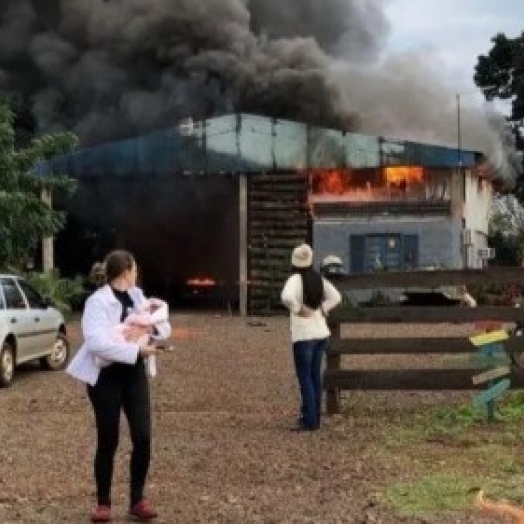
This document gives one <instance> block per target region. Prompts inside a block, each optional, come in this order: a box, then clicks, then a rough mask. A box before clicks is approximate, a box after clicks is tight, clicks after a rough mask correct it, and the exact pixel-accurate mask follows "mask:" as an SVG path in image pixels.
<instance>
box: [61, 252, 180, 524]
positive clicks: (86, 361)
mask: <svg viewBox="0 0 524 524" xmlns="http://www.w3.org/2000/svg"><path fill="white" fill-rule="evenodd" d="M104 267H105V275H106V280H107V284H105V285H104V286H102V287H101V288H100V289H98V290H97V291H96V292H95V293H93V294H92V295H91V296H90V297H89V298H88V299H87V301H86V304H85V308H84V313H83V316H82V332H83V335H84V343H83V344H82V346H81V347H80V349H79V351H78V353H77V354H76V355H75V357H74V359H73V360H72V361H71V363H70V364H69V366H68V368H67V371H68V373H69V374H70V375H72V376H73V377H75V378H77V379H78V380H80V381H82V382H84V383H86V384H87V394H88V397H89V400H90V401H91V404H92V406H93V410H94V414H95V421H96V429H97V449H96V456H95V480H96V487H97V506H96V507H95V509H94V510H93V512H92V514H91V521H92V522H110V521H111V519H112V514H111V484H112V477H113V463H114V458H115V453H116V449H117V446H118V438H119V425H120V412H121V411H122V410H123V411H124V413H125V415H126V418H127V421H128V423H129V430H130V435H131V440H132V443H133V451H132V454H131V464H130V471H131V478H130V510H129V512H130V515H131V516H132V517H134V518H137V519H139V520H141V521H145V520H150V519H152V518H155V517H156V516H157V513H156V511H155V510H154V508H153V506H152V505H151V503H150V502H148V501H147V500H146V499H145V498H144V488H145V483H146V477H147V472H148V469H149V462H150V455H151V402H150V398H149V383H148V378H147V376H146V369H145V359H146V358H148V357H152V356H153V355H154V354H155V352H156V348H155V346H154V345H153V344H151V343H149V342H146V343H145V344H144V345H140V344H139V343H138V340H142V339H143V338H144V335H145V334H147V333H149V335H150V337H145V338H146V340H148V339H149V340H151V338H158V339H164V338H168V337H169V336H170V334H171V326H170V325H169V323H168V322H167V321H163V322H160V323H158V324H155V325H154V327H135V328H133V332H127V335H126V337H125V339H121V338H119V337H116V336H115V333H116V329H117V327H118V326H120V324H121V322H123V321H124V320H125V318H126V317H127V315H128V314H130V313H131V312H132V311H133V310H138V309H139V308H140V306H141V305H142V304H144V302H145V301H146V299H145V297H144V294H143V293H142V290H141V289H139V288H138V287H136V278H137V267H136V263H135V260H134V257H133V255H131V254H130V253H128V252H127V251H113V252H112V253H110V254H109V255H108V256H107V257H106V260H105V264H104Z"/></svg>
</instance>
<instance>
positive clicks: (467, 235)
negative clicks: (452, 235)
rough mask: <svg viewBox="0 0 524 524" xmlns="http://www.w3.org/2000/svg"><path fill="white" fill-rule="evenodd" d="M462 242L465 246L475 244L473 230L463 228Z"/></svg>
mask: <svg viewBox="0 0 524 524" xmlns="http://www.w3.org/2000/svg"><path fill="white" fill-rule="evenodd" d="M462 244H463V245H465V246H472V245H473V230H472V229H463V230H462Z"/></svg>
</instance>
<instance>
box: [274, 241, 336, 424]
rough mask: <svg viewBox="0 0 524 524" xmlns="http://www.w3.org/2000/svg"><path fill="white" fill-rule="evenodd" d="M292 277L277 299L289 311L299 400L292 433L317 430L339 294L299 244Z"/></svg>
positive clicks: (292, 261) (294, 257) (307, 248)
mask: <svg viewBox="0 0 524 524" xmlns="http://www.w3.org/2000/svg"><path fill="white" fill-rule="evenodd" d="M291 266H292V270H293V274H292V275H291V276H290V277H289V278H288V279H287V281H286V283H285V285H284V288H283V289H282V294H281V299H282V302H283V303H284V304H285V306H286V307H287V308H288V309H289V312H290V327H291V341H292V343H293V358H294V362H295V372H296V375H297V379H298V383H299V386H300V394H301V397H302V405H301V416H300V419H299V424H298V426H297V427H296V428H294V429H296V430H299V431H300V430H303V431H314V430H316V429H318V428H319V427H320V420H321V411H322V361H323V357H324V353H325V349H326V345H327V341H328V338H329V335H330V334H331V333H330V331H329V328H328V325H327V322H326V316H327V314H328V312H329V311H330V310H331V309H333V308H334V307H335V306H336V305H338V304H339V302H340V300H341V296H340V293H339V292H338V291H337V290H336V289H335V287H334V286H333V285H332V284H331V283H330V282H329V281H328V280H326V279H325V278H323V277H322V276H321V275H320V273H318V272H317V271H315V270H314V269H313V250H312V249H311V247H309V246H308V245H307V244H302V245H300V246H298V247H296V248H295V249H294V250H293V253H292V255H291Z"/></svg>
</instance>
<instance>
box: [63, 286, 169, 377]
mask: <svg viewBox="0 0 524 524" xmlns="http://www.w3.org/2000/svg"><path fill="white" fill-rule="evenodd" d="M129 296H130V297H131V299H132V300H133V303H134V305H135V308H137V309H139V308H140V306H141V304H142V303H143V302H145V300H146V298H145V297H144V293H143V292H142V290H141V289H140V288H137V287H135V288H132V289H130V290H129ZM121 317H122V304H121V302H120V301H119V300H118V299H117V298H116V297H115V295H114V293H113V291H112V290H111V287H110V286H109V285H105V286H103V287H101V288H100V289H99V290H98V291H95V293H93V294H92V295H91V296H90V297H89V298H88V299H87V301H86V304H85V307H84V313H83V315H82V333H83V335H84V343H83V344H82V346H80V349H79V350H78V352H77V353H76V355H75V356H74V358H73V359H72V360H71V362H70V364H69V366H68V367H67V373H69V374H70V375H71V376H72V377H74V378H76V379H78V380H80V381H82V382H85V383H87V384H90V385H92V386H94V385H95V384H96V381H97V380H98V375H99V374H100V366H99V365H98V363H99V362H101V361H109V362H120V363H123V364H130V365H132V364H135V363H136V361H137V359H138V351H139V345H138V344H137V343H134V342H122V341H118V340H116V339H115V329H116V327H117V326H118V325H119V324H120V318H121ZM155 328H156V332H157V333H156V335H155V337H154V338H156V339H160V340H161V339H166V338H169V336H170V335H171V325H170V324H169V322H168V321H163V322H159V323H157V324H155Z"/></svg>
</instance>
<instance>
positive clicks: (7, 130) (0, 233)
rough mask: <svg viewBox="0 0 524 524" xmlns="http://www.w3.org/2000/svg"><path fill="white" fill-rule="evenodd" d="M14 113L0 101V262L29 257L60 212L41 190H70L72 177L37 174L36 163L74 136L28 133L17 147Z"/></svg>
mask: <svg viewBox="0 0 524 524" xmlns="http://www.w3.org/2000/svg"><path fill="white" fill-rule="evenodd" d="M13 122H14V115H13V112H12V111H11V109H10V108H9V106H8V105H7V104H4V103H0V216H1V217H2V221H1V223H0V266H8V265H13V266H15V267H16V266H18V267H22V266H23V265H24V263H25V262H26V261H27V260H28V259H29V258H31V254H32V253H33V251H34V249H35V248H36V246H37V245H38V242H39V241H40V240H41V239H42V238H44V237H47V236H52V235H54V234H56V233H57V232H58V231H59V230H60V229H61V228H62V227H63V226H64V223H65V215H64V213H63V212H59V211H56V210H53V209H51V208H50V207H49V206H48V205H47V204H46V203H45V202H44V201H43V200H42V194H43V192H48V193H49V194H52V193H53V192H56V191H61V192H64V193H65V194H71V193H72V192H73V191H74V189H75V183H74V181H73V180H72V179H69V178H67V177H63V176H54V175H52V174H51V176H46V177H45V178H44V177H40V176H39V175H38V174H37V173H36V172H35V166H36V165H37V164H38V162H40V161H43V160H47V159H50V158H52V157H53V156H55V155H59V154H63V153H66V152H68V151H71V150H72V149H74V148H75V147H76V145H77V138H76V137H75V136H74V135H72V134H71V133H55V134H50V135H44V136H41V137H38V138H34V139H33V140H32V141H31V142H30V144H29V145H28V146H27V147H25V148H23V149H18V150H17V149H16V148H15V133H14V129H13Z"/></svg>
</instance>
